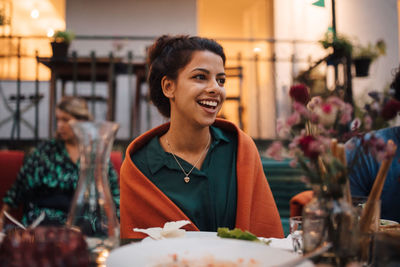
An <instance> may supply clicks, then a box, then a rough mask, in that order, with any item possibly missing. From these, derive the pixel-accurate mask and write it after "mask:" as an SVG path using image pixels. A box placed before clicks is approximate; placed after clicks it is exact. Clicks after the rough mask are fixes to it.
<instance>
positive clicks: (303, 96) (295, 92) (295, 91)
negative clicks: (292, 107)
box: [289, 84, 310, 105]
mask: <svg viewBox="0 0 400 267" xmlns="http://www.w3.org/2000/svg"><path fill="white" fill-rule="evenodd" d="M289 95H290V97H291V98H292V99H293V100H294V101H296V102H299V103H302V104H303V105H306V104H307V103H308V102H309V101H310V92H309V90H308V88H307V86H306V85H304V84H295V85H292V86H291V87H290V90H289Z"/></svg>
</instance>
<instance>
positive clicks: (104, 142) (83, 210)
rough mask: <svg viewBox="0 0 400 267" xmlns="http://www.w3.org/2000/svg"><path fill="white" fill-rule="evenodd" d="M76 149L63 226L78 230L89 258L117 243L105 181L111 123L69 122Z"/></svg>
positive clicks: (114, 217)
mask: <svg viewBox="0 0 400 267" xmlns="http://www.w3.org/2000/svg"><path fill="white" fill-rule="evenodd" d="M71 126H72V129H73V131H74V133H75V135H76V136H77V138H78V142H79V152H80V171H79V181H78V185H77V187H76V191H75V194H74V197H73V200H72V203H71V208H70V211H69V214H68V218H67V222H66V226H67V227H71V228H76V229H79V230H80V231H81V232H82V234H83V235H84V236H85V238H86V242H87V244H88V248H89V250H90V252H91V254H92V257H96V258H97V257H98V256H99V255H102V254H104V253H106V254H107V252H108V251H109V250H111V249H113V248H115V247H116V246H118V245H119V222H118V219H117V215H116V209H115V205H114V202H113V200H112V196H111V191H110V185H109V180H108V166H109V159H110V153H111V149H112V145H113V142H114V137H115V134H116V132H117V130H118V128H119V125H118V124H117V123H113V122H73V123H71Z"/></svg>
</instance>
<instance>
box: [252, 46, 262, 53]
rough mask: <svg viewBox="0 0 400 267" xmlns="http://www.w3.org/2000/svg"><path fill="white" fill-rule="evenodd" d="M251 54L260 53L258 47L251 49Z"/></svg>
mask: <svg viewBox="0 0 400 267" xmlns="http://www.w3.org/2000/svg"><path fill="white" fill-rule="evenodd" d="M253 52H254V53H260V52H261V48H259V47H254V48H253Z"/></svg>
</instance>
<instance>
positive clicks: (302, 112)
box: [293, 102, 310, 118]
mask: <svg viewBox="0 0 400 267" xmlns="http://www.w3.org/2000/svg"><path fill="white" fill-rule="evenodd" d="M293 109H294V110H295V111H296V112H298V113H299V114H300V115H301V116H303V117H305V118H308V117H309V116H310V115H309V113H310V112H309V111H308V110H307V108H306V106H304V105H303V104H301V103H300V102H294V103H293Z"/></svg>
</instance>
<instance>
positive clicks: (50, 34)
mask: <svg viewBox="0 0 400 267" xmlns="http://www.w3.org/2000/svg"><path fill="white" fill-rule="evenodd" d="M53 35H54V30H53V29H52V28H50V29H48V30H47V37H53Z"/></svg>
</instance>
